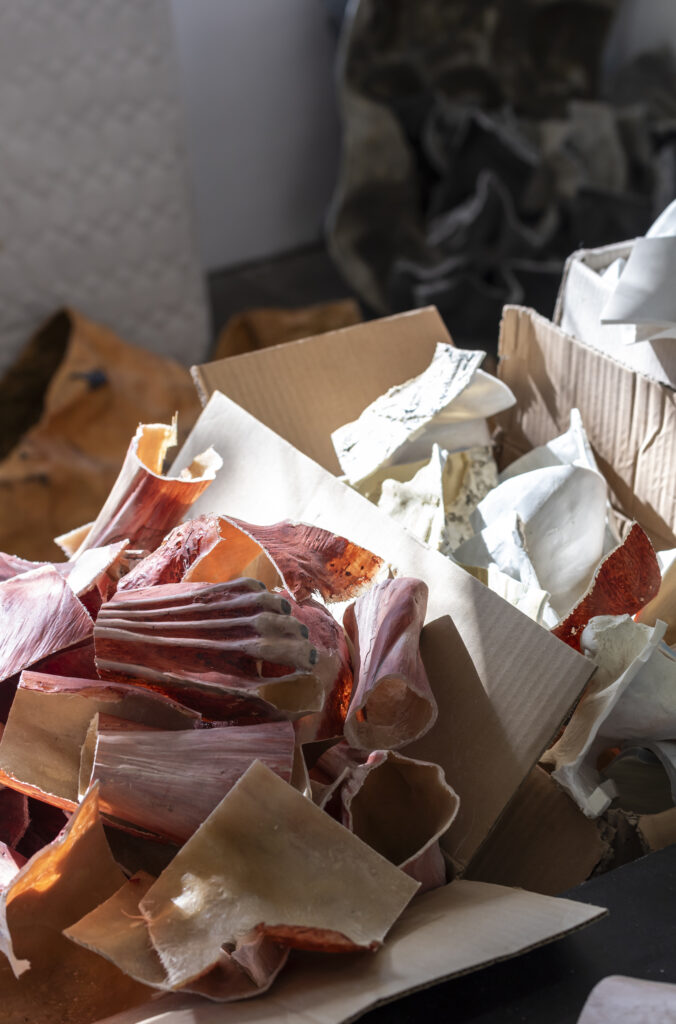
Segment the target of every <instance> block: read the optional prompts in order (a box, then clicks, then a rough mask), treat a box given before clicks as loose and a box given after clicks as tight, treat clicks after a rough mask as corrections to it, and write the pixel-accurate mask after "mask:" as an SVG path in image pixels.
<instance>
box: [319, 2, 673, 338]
mask: <svg viewBox="0 0 676 1024" xmlns="http://www.w3.org/2000/svg"><path fill="white" fill-rule="evenodd" d="M618 6H619V5H618V3H617V2H616V0H585V2H582V3H581V2H563V3H561V2H552V0H545V2H541V0H537V2H536V0H518V2H517V3H510V4H507V3H505V2H503V0H489V2H487V3H481V4H476V3H473V2H472V0H456V2H454V3H452V4H448V3H444V2H443V0H424V2H420V0H404V2H402V3H398V4H396V5H392V4H390V3H387V2H385V0H360V2H359V3H355V4H351V5H350V7H349V8H348V14H347V17H346V19H345V21H344V23H343V29H342V36H341V41H340V50H339V66H338V71H339V80H340V103H341V112H342V116H343V126H344V135H343V156H342V163H341V168H340V173H339V180H338V184H337V187H336V191H335V194H334V197H333V202H332V208H331V212H330V217H329V230H328V241H329V248H330V251H331V254H332V256H333V258H334V260H335V261H336V263H337V265H338V267H339V268H340V270H341V272H342V273H343V274H344V276H345V277H346V279H347V280H348V281H349V282H350V284H351V285H352V286H353V287H354V288H355V289H356V290H357V292H358V294H359V295H360V297H361V298H362V299H363V300H364V301H365V302H366V303H367V304H368V305H369V306H370V307H371V308H373V309H374V310H376V311H378V312H380V313H385V312H392V311H397V310H404V309H409V308H411V307H415V306H424V305H428V304H430V303H434V304H435V305H437V307H438V308H439V310H440V312H441V314H442V316H444V318H445V320H446V321H447V323H448V324H449V326H450V327H451V329H452V331H453V336H454V338H455V340H456V342H457V343H459V344H463V345H464V344H469V345H470V347H471V346H472V345H475V344H480V345H481V346H482V347H487V348H489V350H490V349H492V350H494V346H495V337H496V336H497V325H498V322H499V319H500V311H501V309H502V306H503V305H504V304H505V303H508V302H517V303H523V304H525V305H532V306H534V307H535V308H537V309H539V310H540V311H541V312H543V313H551V311H552V309H553V304H554V299H555V296H556V292H557V289H558V284H559V280H560V276H561V271H562V268H563V261H564V259H565V257H566V256H567V255H568V253H569V252H571V251H572V250H574V249H576V248H579V246H580V245H581V244H584V245H585V246H597V245H603V244H606V243H608V242H614V241H617V239H621V238H632V237H634V236H636V235H638V234H642V233H643V232H644V231H645V229H646V228H647V227H648V224H649V223H650V221H651V219H652V217H653V215H654V213H655V211H656V209H659V208H661V207H662V206H663V205H665V203H666V202H668V201H669V200H670V199H671V198H673V196H674V193H675V185H676V183H675V181H674V174H673V166H672V162H671V157H672V155H673V143H672V142H671V141H670V139H671V137H673V132H672V133H671V136H670V131H671V129H673V125H674V109H673V104H670V103H669V101H668V99H665V97H668V96H669V95H673V85H674V82H675V81H676V68H675V66H674V61H673V58H672V57H670V56H669V55H668V54H667V53H666V52H664V53H657V54H650V55H649V58H646V56H645V55H644V56H643V57H642V58H639V59H638V60H636V61H635V62H634V63H633V64H632V65H630V66H629V67H628V68H621V69H620V71H619V72H618V75H617V79H616V81H614V82H611V83H610V96H609V98H602V97H601V95H600V92H599V82H598V79H599V72H600V58H601V53H602V48H603V45H604V41H605V39H606V35H607V33H608V30H609V27H610V25H611V20H612V18H613V15H614V13H615V11H616V10H617V8H618ZM628 83H631V88H630V87H629V85H628ZM660 83H661V89H660ZM665 129H666V131H665ZM394 211H396V215H395V216H393V212H394Z"/></svg>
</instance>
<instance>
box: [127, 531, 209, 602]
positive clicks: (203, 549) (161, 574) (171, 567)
mask: <svg viewBox="0 0 676 1024" xmlns="http://www.w3.org/2000/svg"><path fill="white" fill-rule="evenodd" d="M221 540H222V538H221V531H220V520H219V517H218V516H214V515H207V516H197V517H196V518H195V519H189V520H188V521H187V522H185V523H181V525H180V526H176V527H175V528H174V529H173V530H172V531H171V533H168V534H167V536H166V537H165V538H164V540H163V541H162V543H161V544H160V545H159V547H157V548H156V549H155V550H154V551H151V552H150V553H149V554H147V555H146V557H145V558H142V559H141V561H140V562H138V563H137V564H136V565H135V566H134V568H133V569H131V571H130V572H128V573H127V575H126V576H125V577H124V578H123V579H122V580H121V581H120V585H119V587H118V592H121V591H125V590H140V589H143V588H145V587H157V586H160V585H162V584H167V583H181V582H182V581H183V579H184V578H185V575H186V573H187V572H188V570H189V569H190V567H191V566H192V565H193V564H194V563H195V562H196V561H197V560H198V558H200V557H201V556H202V555H206V554H208V552H209V551H211V550H212V549H213V548H215V547H216V546H217V545H218V544H220V542H221Z"/></svg>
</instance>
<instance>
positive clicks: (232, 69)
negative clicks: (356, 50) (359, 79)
mask: <svg viewBox="0 0 676 1024" xmlns="http://www.w3.org/2000/svg"><path fill="white" fill-rule="evenodd" d="M171 2H172V11H173V18H174V27H175V34H176V43H177V51H178V61H179V74H180V83H181V92H182V100H183V105H184V108H185V120H186V132H187V144H188V157H189V162H190V166H191V170H192V187H193V195H194V208H195V216H196V228H197V237H198V243H199V248H200V254H201V259H202V263H203V266H204V267H206V268H207V269H214V268H216V267H224V266H228V265H232V264H237V263H242V262H247V261H249V260H254V259H257V258H260V257H263V256H268V255H272V254H275V253H278V252H283V251H284V250H288V249H293V248H296V247H299V246H302V245H305V244H308V243H310V242H314V241H317V240H318V239H319V238H320V237H321V233H322V222H323V217H324V213H325V210H326V206H327V203H328V200H329V197H330V195H331V191H332V188H333V182H334V176H335V170H336V164H337V158H338V143H339V128H338V121H337V115H336V109H335V102H334V95H333V54H334V43H333V39H332V36H331V32H330V29H329V26H328V23H327V20H326V16H325V8H324V4H323V3H322V0H171Z"/></svg>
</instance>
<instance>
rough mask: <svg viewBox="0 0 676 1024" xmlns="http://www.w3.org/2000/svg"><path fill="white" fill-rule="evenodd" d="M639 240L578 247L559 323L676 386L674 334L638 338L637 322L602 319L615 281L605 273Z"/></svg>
mask: <svg viewBox="0 0 676 1024" xmlns="http://www.w3.org/2000/svg"><path fill="white" fill-rule="evenodd" d="M633 244H634V243H633V241H629V242H618V243H616V244H614V245H604V246H602V247H601V248H598V249H578V250H577V252H574V253H572V255H571V256H569V257H568V259H567V260H566V265H565V267H564V269H563V276H562V278H561V285H560V288H559V294H558V297H557V300H556V308H555V310H554V323H555V324H556V325H557V326H558V327H561V329H562V330H563V331H565V332H566V334H570V335H572V336H573V337H574V338H578V339H579V340H580V341H582V342H584V344H586V345H588V346H589V347H590V348H593V349H596V351H597V352H602V353H603V354H605V355H608V356H611V357H612V358H613V359H615V360H616V361H617V362H618V363H621V364H622V365H623V366H626V367H627V368H628V369H630V370H635V371H636V372H637V373H642V374H645V375H646V376H647V377H650V378H651V379H652V380H655V381H657V382H658V383H660V384H666V385H667V386H668V387H672V388H676V344H675V343H674V341H673V339H670V338H657V339H655V341H650V342H649V341H640V342H634V341H633V337H634V331H633V328H632V327H631V326H626V325H622V324H602V323H601V313H602V310H603V307H604V306H605V304H606V302H607V301H608V299H609V297H610V295H611V294H612V291H613V288H614V284H610V283H609V282H608V281H607V280H604V279H603V277H602V276H601V274H602V271H604V270H606V268H607V267H609V266H610V264H611V263H613V262H614V261H615V260H617V259H628V257H629V254H630V253H631V250H632V246H633Z"/></svg>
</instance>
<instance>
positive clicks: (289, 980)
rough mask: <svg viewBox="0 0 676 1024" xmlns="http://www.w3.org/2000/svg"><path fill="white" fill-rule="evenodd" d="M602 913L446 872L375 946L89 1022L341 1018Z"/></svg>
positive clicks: (320, 1023)
mask: <svg viewBox="0 0 676 1024" xmlns="http://www.w3.org/2000/svg"><path fill="white" fill-rule="evenodd" d="M605 913H606V911H605V910H603V909H602V908H600V907H595V906H591V905H589V904H586V903H578V902H576V901H572V900H562V899H554V898H552V897H549V896H541V895H537V894H534V893H527V892H523V891H522V890H519V889H508V888H505V887H504V886H496V885H489V884H486V883H482V882H465V881H456V882H452V883H451V884H450V885H447V886H444V888H442V889H436V890H434V891H433V892H429V893H425V894H424V895H423V896H421V897H419V898H417V899H416V900H414V902H413V903H412V904H411V905H410V906H409V907H408V908H407V909H406V911H404V914H403V915H402V917H401V918H400V919H399V921H398V922H397V923H396V924H395V926H394V927H393V929H392V931H391V932H390V935H389V936H388V938H387V939H386V941H385V944H384V946H383V947H382V949H381V950H379V951H378V953H376V954H375V956H373V955H370V954H366V955H364V956H362V955H359V954H358V955H357V956H350V955H347V954H341V955H336V956H326V955H315V956H312V957H298V958H296V959H295V960H294V961H291V962H290V963H289V964H288V965H287V968H286V969H285V971H284V972H283V973H282V974H281V975H280V977H279V978H278V980H277V981H276V982H275V985H274V987H273V988H272V989H271V990H270V992H268V993H266V994H265V995H263V996H260V997H258V998H256V999H253V1000H249V1001H246V1002H240V1003H231V1004H226V1005H224V1004H213V1003H211V1004H209V1003H207V1002H204V1001H202V1000H200V999H199V998H198V997H195V996H170V997H168V998H166V999H164V998H163V999H160V1000H158V1001H156V1002H152V1003H149V1004H147V1006H146V1007H145V1008H144V1007H138V1008H137V1009H135V1010H131V1011H128V1012H127V1013H122V1014H118V1015H116V1016H115V1017H112V1018H108V1020H107V1021H106V1022H99V1024H151V1022H155V1021H156V1022H157V1024H159V1022H160V1021H161V1022H162V1024H188V1022H190V1024H247V1022H251V1024H253V1022H256V1024H285V1022H288V1024H291V1022H292V1021H298V1020H308V1021H310V1020H311V1021H312V1022H313V1024H349V1022H350V1021H354V1020H357V1019H358V1018H359V1017H361V1015H362V1014H364V1013H366V1012H367V1010H371V1009H374V1008H375V1007H376V1006H381V1005H383V1004H385V1003H388V1002H391V1001H392V1000H394V999H398V998H400V997H401V996H403V995H407V994H409V993H412V992H416V991H419V990H421V989H424V988H429V987H430V986H431V985H436V984H440V983H441V982H442V981H447V980H449V979H451V978H455V977H460V976H461V975H463V974H468V973H470V972H471V971H474V970H477V969H478V968H480V967H485V966H488V965H489V964H492V963H496V962H498V961H500V960H506V959H509V958H510V957H513V956H516V955H518V954H521V953H526V952H528V951H529V950H531V949H535V948H537V947H538V946H542V945H544V944H546V943H548V942H552V941H553V940H555V939H559V938H562V937H563V936H565V935H568V934H570V933H571V932H574V931H577V930H578V929H579V928H582V927H584V926H585V925H588V924H591V923H592V922H593V921H596V920H598V919H600V918H601V917H603V916H605Z"/></svg>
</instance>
